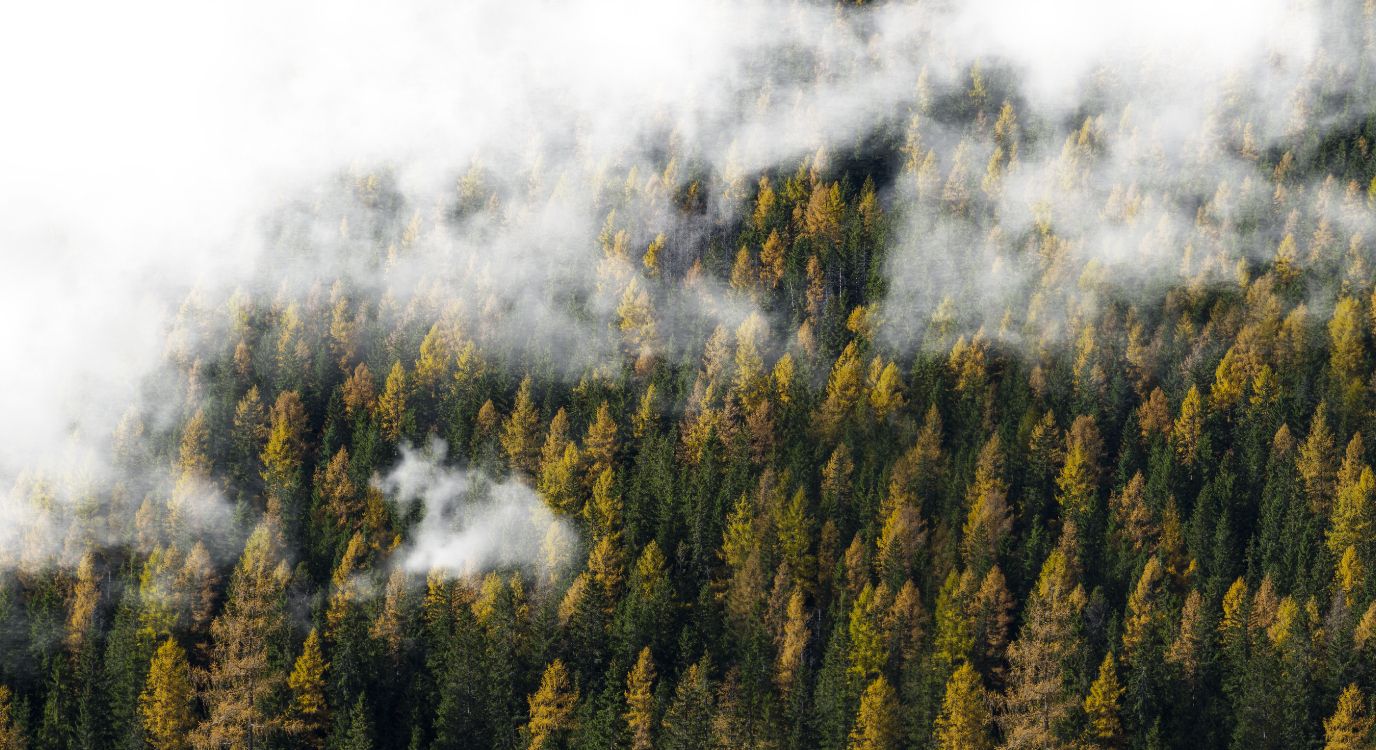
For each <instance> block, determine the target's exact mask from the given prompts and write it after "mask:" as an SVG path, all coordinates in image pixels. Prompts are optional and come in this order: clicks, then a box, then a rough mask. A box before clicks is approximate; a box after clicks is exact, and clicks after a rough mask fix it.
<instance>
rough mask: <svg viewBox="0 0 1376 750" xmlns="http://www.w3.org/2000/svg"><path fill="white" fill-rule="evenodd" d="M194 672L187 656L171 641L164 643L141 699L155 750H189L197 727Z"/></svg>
mask: <svg viewBox="0 0 1376 750" xmlns="http://www.w3.org/2000/svg"><path fill="white" fill-rule="evenodd" d="M195 696H196V693H195V690H194V689H193V688H192V686H191V670H190V667H189V666H188V665H187V662H186V652H185V651H183V650H182V647H181V646H179V645H177V642H176V641H175V640H173V639H171V638H168V639H167V640H165V641H163V643H162V645H161V646H159V647H158V650H157V652H156V653H155V654H154V655H153V662H152V663H151V664H150V665H149V667H148V681H147V682H146V683H145V685H144V688H143V693H142V694H141V695H140V696H139V715H140V717H141V718H142V720H143V731H144V736H145V737H146V738H147V740H148V744H149V745H150V746H152V747H153V748H154V750H186V748H189V747H191V743H190V732H191V729H192V728H193V727H194V726H195V725H196V721H195V718H194V717H193V716H192V712H191V708H192V703H191V702H192V700H194V699H195Z"/></svg>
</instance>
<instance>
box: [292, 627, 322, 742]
mask: <svg viewBox="0 0 1376 750" xmlns="http://www.w3.org/2000/svg"><path fill="white" fill-rule="evenodd" d="M328 667H329V665H328V664H327V663H326V662H325V654H324V651H323V650H322V649H321V647H320V634H319V633H318V632H317V631H316V629H315V628H311V632H310V634H309V635H307V636H306V642H305V644H304V645H303V646H302V647H301V655H300V656H298V657H297V658H296V664H295V666H293V668H292V670H291V676H290V677H288V678H287V687H289V688H290V689H291V694H292V714H293V718H294V719H295V721H296V722H297V723H298V725H299V732H300V738H301V742H302V743H303V744H305V745H307V746H309V747H313V748H323V747H324V746H325V736H326V733H327V732H328V729H329V718H330V713H329V706H328V704H327V703H326V701H325V670H326V669H327V668H328Z"/></svg>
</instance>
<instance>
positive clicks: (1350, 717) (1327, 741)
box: [1323, 683, 1376, 750]
mask: <svg viewBox="0 0 1376 750" xmlns="http://www.w3.org/2000/svg"><path fill="white" fill-rule="evenodd" d="M1323 734H1324V746H1323V747H1324V750H1368V749H1369V748H1371V747H1372V743H1373V742H1376V738H1373V737H1372V736H1371V735H1372V720H1371V717H1369V716H1368V715H1367V707H1366V698H1365V697H1364V696H1363V695H1362V691H1361V690H1360V689H1358V687H1357V685H1356V684H1355V683H1354V684H1351V685H1348V686H1347V687H1346V688H1344V689H1343V692H1342V695H1340V696H1338V706H1337V708H1336V709H1335V710H1334V711H1333V715H1332V716H1330V717H1328V718H1327V719H1325V720H1324V722H1323Z"/></svg>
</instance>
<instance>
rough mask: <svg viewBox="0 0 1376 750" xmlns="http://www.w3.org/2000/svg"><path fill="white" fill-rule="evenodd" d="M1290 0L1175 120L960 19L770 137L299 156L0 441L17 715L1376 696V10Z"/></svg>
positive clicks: (514, 721)
mask: <svg viewBox="0 0 1376 750" xmlns="http://www.w3.org/2000/svg"><path fill="white" fill-rule="evenodd" d="M1317 6H1318V7H1319V9H1320V10H1321V11H1322V13H1323V15H1324V18H1325V24H1324V25H1323V28H1324V29H1325V33H1324V36H1323V38H1322V39H1323V41H1322V44H1321V48H1320V50H1319V52H1318V53H1317V54H1316V55H1315V56H1314V57H1313V59H1312V60H1311V61H1310V63H1309V66H1308V67H1307V68H1306V69H1305V71H1304V75H1303V76H1302V77H1301V79H1300V80H1299V82H1298V83H1296V84H1295V86H1294V88H1293V89H1292V90H1289V96H1288V97H1287V98H1282V99H1279V101H1281V102H1282V104H1279V105H1276V107H1275V108H1274V109H1272V110H1269V111H1260V110H1259V109H1258V106H1257V105H1258V102H1266V103H1270V102H1275V101H1277V99H1276V98H1274V97H1273V96H1272V95H1271V94H1268V95H1267V96H1265V97H1260V98H1256V97H1253V98H1249V95H1248V94H1247V93H1246V89H1247V86H1248V81H1246V80H1242V81H1240V82H1233V83H1230V84H1228V85H1227V86H1225V87H1224V92H1225V95H1223V96H1221V97H1219V99H1218V100H1217V101H1207V102H1202V103H1201V104H1200V106H1201V108H1202V109H1203V110H1205V111H1206V112H1207V117H1206V118H1204V119H1203V120H1202V121H1201V122H1203V123H1204V125H1201V126H1200V127H1201V128H1203V129H1191V130H1190V132H1185V133H1169V132H1164V133H1163V132H1162V130H1161V129H1160V128H1159V127H1157V124H1158V123H1157V121H1156V120H1155V119H1154V118H1155V117H1156V113H1153V112H1150V111H1142V108H1140V107H1139V108H1134V107H1133V106H1132V96H1130V95H1127V96H1125V95H1124V91H1123V88H1124V86H1127V85H1128V84H1125V83H1124V82H1122V81H1115V80H1111V78H1112V77H1111V76H1106V77H1105V78H1103V79H1099V80H1097V81H1096V83H1095V84H1094V85H1095V86H1097V87H1099V88H1095V89H1093V90H1091V91H1089V92H1088V93H1086V94H1085V95H1084V96H1083V97H1082V98H1080V100H1079V101H1078V104H1077V106H1076V107H1074V108H1073V111H1069V112H1063V113H1062V115H1063V116H1057V117H1052V116H1049V115H1047V114H1046V110H1044V109H1043V108H1042V107H1041V105H1039V104H1038V102H1037V100H1036V96H1037V92H1036V90H1035V88H1034V87H1029V86H1025V85H1024V83H1025V82H1024V81H1023V80H1021V79H1020V78H1019V74H1018V71H1017V69H1016V68H1015V67H1013V66H1009V65H1006V64H1002V63H1000V62H999V60H998V59H997V58H996V57H990V58H988V59H987V60H981V61H974V62H970V63H965V64H962V65H960V66H959V69H958V71H957V72H956V74H954V75H942V74H938V73H937V72H936V69H935V68H933V69H932V71H931V73H930V74H928V73H927V72H923V73H921V74H919V75H915V76H913V77H912V78H911V79H910V80H905V81H904V83H903V85H902V89H903V91H904V94H905V96H904V97H903V100H902V101H901V103H899V104H895V105H894V106H893V107H892V108H890V109H888V110H886V112H885V114H884V116H883V117H880V118H878V119H871V120H869V121H868V124H867V125H866V126H865V127H864V128H860V129H854V130H847V131H846V132H844V133H842V134H841V135H840V136H837V135H836V134H835V133H832V134H830V135H827V136H825V137H819V138H818V139H817V140H816V142H815V143H810V144H809V147H808V148H806V149H798V150H796V152H793V153H790V155H788V156H787V158H779V159H761V158H751V157H748V156H747V155H746V154H745V151H746V149H744V147H742V149H741V151H739V152H735V151H733V152H731V154H733V155H734V156H729V157H728V158H725V159H723V158H718V157H719V156H720V155H719V154H718V153H714V152H713V151H712V150H711V148H710V147H708V146H706V145H704V143H705V141H704V140H703V138H702V136H701V133H697V134H696V135H694V134H693V133H685V132H684V131H683V130H682V128H680V127H678V126H677V124H676V123H675V121H674V119H673V117H672V116H669V115H664V116H663V117H662V118H661V119H659V120H656V122H657V123H658V124H657V126H656V127H653V128H649V129H647V130H645V131H643V139H642V142H641V143H640V144H639V147H638V150H637V152H636V154H635V156H634V157H630V156H628V157H625V158H604V156H603V155H600V154H598V153H597V152H596V151H595V149H594V148H593V147H591V146H587V145H586V143H585V141H584V136H586V133H583V132H582V131H573V132H569V133H565V134H564V138H563V139H562V140H559V141H556V142H542V143H537V144H534V145H531V146H529V148H528V149H527V150H526V151H523V152H521V153H520V155H515V156H513V155H512V154H510V153H494V154H491V155H478V156H476V157H475V158H473V159H471V160H469V161H466V162H465V163H464V164H463V165H462V166H461V168H459V169H457V170H456V171H455V173H454V174H453V176H452V179H449V180H448V181H447V189H445V190H441V191H438V192H430V193H425V194H419V193H417V192H416V191H413V190H410V189H409V188H408V187H407V186H406V184H404V181H403V180H402V179H400V178H399V176H398V175H397V174H396V173H395V172H394V171H393V170H391V169H390V168H389V166H388V165H386V164H378V165H367V164H364V165H357V164H356V165H355V166H353V167H350V168H348V169H343V170H339V171H337V172H335V173H333V175H332V176H331V177H330V178H328V179H325V180H322V181H319V182H317V183H315V184H312V185H309V186H306V187H303V188H301V189H300V190H298V191H296V192H294V193H292V194H290V195H288V196H287V197H286V198H284V199H282V200H281V201H279V202H278V203H277V204H276V205H275V207H274V208H273V210H272V211H270V212H269V213H267V215H266V216H264V217H263V218H262V219H261V220H260V221H259V222H258V223H257V224H256V225H255V227H254V231H255V232H256V233H257V234H258V235H260V236H261V237H262V238H263V244H264V247H265V248H266V251H265V252H264V253H263V254H262V255H261V256H260V257H259V258H258V259H257V261H256V263H255V265H254V267H253V270H252V272H251V273H249V274H246V275H245V276H244V277H243V278H239V279H235V280H234V282H233V283H232V284H227V285H224V286H216V285H213V284H211V285H197V286H195V287H192V288H189V289H183V290H180V291H179V296H178V299H177V303H176V305H175V308H174V314H173V315H172V316H171V317H170V320H169V323H168V325H167V326H165V328H164V330H163V331H162V335H163V336H164V337H165V340H164V342H163V343H162V344H161V347H160V351H161V363H160V365H159V367H158V368H157V370H156V371H155V372H152V373H145V374H144V376H143V378H142V380H141V382H140V386H139V387H140V389H141V390H142V393H143V397H142V398H140V399H138V400H137V401H136V402H135V403H134V404H132V405H127V408H126V405H120V410H121V411H122V413H123V414H122V417H121V418H120V419H119V420H118V423H117V425H116V426H114V428H113V429H112V430H111V431H110V433H109V434H108V435H96V436H89V435H87V436H84V437H85V439H89V440H94V441H96V442H98V443H99V444H100V445H101V446H102V452H101V453H100V458H99V459H98V460H93V459H91V458H90V457H89V456H81V455H77V454H75V453H74V454H73V456H72V457H71V458H70V460H67V461H65V462H62V463H59V464H57V465H55V466H54V465H49V466H44V467H36V468H34V469H33V470H32V471H26V472H23V473H21V474H20V475H18V476H17V477H15V478H14V479H13V486H12V487H8V488H6V491H7V492H8V494H7V495H6V496H5V499H4V502H5V503H6V505H7V508H8V509H7V511H6V512H5V513H3V514H0V518H3V519H4V520H5V522H6V524H7V525H8V526H10V528H9V529H8V530H7V532H6V533H7V536H5V537H3V538H4V539H6V540H7V543H6V545H5V546H4V548H3V549H0V748H2V749H3V750H18V749H20V748H32V749H33V750H69V749H71V750H76V749H77V748H81V749H83V750H84V749H87V748H101V749H108V750H135V749H137V748H144V747H150V748H155V749H156V750H180V749H183V748H236V749H238V748H287V747H305V748H326V747H329V748H349V749H350V750H354V749H358V750H362V749H365V748H377V749H378V750H430V749H434V750H441V749H445V748H532V749H533V748H542V749H543V748H550V749H552V748H634V749H635V750H646V749H648V748H663V749H664V750H671V749H672V750H680V749H681V750H697V749H700V748H723V749H725V748H770V749H773V748H777V749H779V750H785V749H787V748H826V749H834V750H861V749H863V750H890V749H896V748H941V749H942V750H957V749H959V750H980V749H990V750H991V749H992V748H1010V749H1012V748H1058V747H1075V748H1124V749H1126V748H1144V749H1145V748H1167V747H1180V748H1233V749H1236V750H1257V749H1261V748H1326V749H1327V750H1339V749H1340V748H1341V749H1349V748H1353V749H1355V748H1372V747H1376V731H1373V717H1376V703H1373V699H1376V471H1373V466H1374V465H1376V275H1374V272H1376V222H1373V219H1374V218H1376V154H1373V153H1372V148H1373V144H1372V142H1371V139H1372V138H1373V137H1376V94H1374V93H1373V92H1376V88H1373V86H1372V83H1373V82H1372V81H1369V80H1368V79H1369V78H1371V76H1373V68H1372V67H1371V66H1372V65H1373V64H1376V46H1373V45H1374V42H1373V40H1376V20H1373V18H1374V16H1373V10H1372V5H1371V3H1366V4H1365V5H1363V4H1361V3H1351V2H1327V3H1318V4H1317ZM822 10H823V13H822V16H823V18H825V20H826V23H827V25H828V26H830V27H831V28H832V29H833V31H835V29H837V28H840V29H843V30H844V33H845V34H848V35H852V36H855V37H857V38H860V39H865V38H867V35H869V34H873V33H876V32H875V30H874V29H873V28H871V26H872V25H873V24H874V23H875V18H874V16H872V15H867V12H868V11H866V10H864V9H860V8H852V7H849V6H846V7H840V6H838V7H835V8H833V7H831V6H825V7H823V8H822ZM770 54H771V55H773V56H786V55H793V57H790V62H789V64H788V65H785V66H781V67H779V68H777V69H773V70H772V71H771V72H770V74H769V75H770V76H771V78H770V81H771V84H772V85H776V86H777V87H778V90H779V92H784V91H787V90H788V85H789V84H790V83H796V82H797V81H799V80H804V81H818V80H828V79H829V78H830V77H838V80H843V81H844V80H851V79H849V78H847V77H846V76H845V75H844V74H843V72H842V71H838V70H837V69H836V65H838V64H839V63H837V62H836V61H835V60H829V59H828V58H826V56H825V55H820V56H813V57H809V53H808V52H807V51H806V50H802V51H800V50H792V51H789V50H775V51H772V52H771V53H770ZM1130 93H1131V92H1129V94H1130ZM756 94H759V96H761V97H762V98H766V97H767V96H768V94H767V93H759V92H752V93H751V96H752V97H753V96H755V95H756ZM742 106H744V107H747V108H749V107H756V108H758V109H760V111H768V112H772V113H776V114H777V113H780V112H782V113H784V114H785V115H786V116H787V117H789V118H797V119H798V120H799V121H806V120H807V118H810V117H814V116H816V113H815V112H812V111H809V109H808V104H807V102H805V101H802V99H801V98H799V99H793V100H791V99H789V98H788V97H787V96H786V95H784V94H783V93H779V94H778V95H777V97H776V98H775V99H772V100H769V101H768V102H746V103H744V104H743V105H742ZM737 156H738V157H739V158H736V157H737ZM1015 206H1016V207H1019V208H1017V209H1015V208H1013V207H1015Z"/></svg>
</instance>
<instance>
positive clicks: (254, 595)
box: [192, 516, 291, 750]
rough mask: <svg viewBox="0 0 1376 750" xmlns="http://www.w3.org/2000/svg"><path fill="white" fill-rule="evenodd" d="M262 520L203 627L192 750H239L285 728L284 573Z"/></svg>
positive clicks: (273, 531) (272, 533)
mask: <svg viewBox="0 0 1376 750" xmlns="http://www.w3.org/2000/svg"><path fill="white" fill-rule="evenodd" d="M280 548H281V538H280V532H279V531H278V529H277V524H276V521H275V519H274V518H273V517H272V516H269V517H268V518H267V519H265V520H264V521H263V522H261V523H260V524H259V525H258V527H257V528H256V529H255V530H254V532H253V534H252V535H250V536H249V539H248V542H247V543H246V544H245V545H244V552H243V555H242V556H241V557H240V558H239V563H238V565H237V566H236V567H235V569H234V574H233V576H232V577H231V579H230V583H229V596H228V599H227V601H226V603H225V609H224V611H223V612H222V613H221V614H220V616H219V617H217V618H216V619H215V621H214V622H213V623H211V626H210V634H211V646H210V654H209V655H210V666H209V669H208V671H207V674H206V678H205V687H204V689H203V690H202V693H201V699H202V701H203V702H204V704H205V707H206V716H205V718H204V720H202V721H201V723H200V724H199V725H198V726H197V728H196V731H195V732H194V733H193V734H192V744H193V745H194V746H195V747H197V748H206V749H209V748H231V749H232V750H240V749H243V750H247V748H248V747H249V746H250V745H256V744H258V743H259V742H261V741H263V740H265V739H267V738H269V737H273V736H276V735H279V734H280V733H281V732H282V730H283V729H284V728H285V727H286V725H287V717H286V715H285V711H284V709H285V708H286V706H285V705H284V699H285V696H284V692H285V691H284V688H285V687H286V674H285V673H284V670H283V669H281V667H282V666H283V665H282V664H280V663H279V661H280V656H281V654H280V650H281V647H282V645H283V636H284V630H285V628H286V597H285V594H286V588H287V583H288V582H289V580H290V578H291V573H290V570H289V569H288V568H287V565H286V563H285V562H284V561H283V560H282V559H281V553H280V551H279V550H280Z"/></svg>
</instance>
